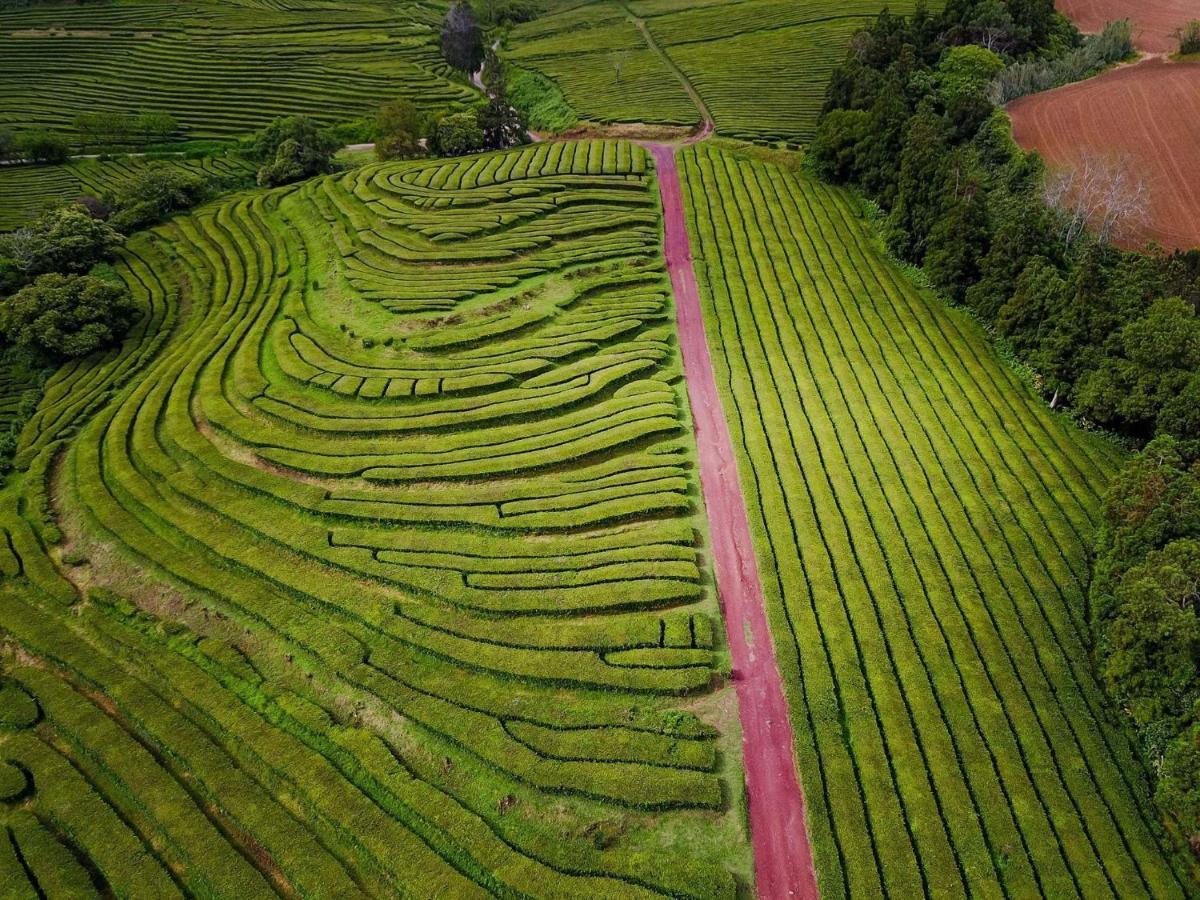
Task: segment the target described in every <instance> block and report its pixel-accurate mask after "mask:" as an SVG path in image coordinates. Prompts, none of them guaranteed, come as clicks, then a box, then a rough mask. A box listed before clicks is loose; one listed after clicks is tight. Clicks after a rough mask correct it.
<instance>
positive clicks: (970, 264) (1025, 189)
mask: <svg viewBox="0 0 1200 900" xmlns="http://www.w3.org/2000/svg"><path fill="white" fill-rule="evenodd" d="M1129 35H1130V29H1129V27H1128V24H1127V23H1119V24H1117V25H1114V26H1111V27H1110V28H1109V29H1106V31H1105V32H1104V34H1103V35H1100V36H1098V37H1095V38H1091V39H1085V38H1083V37H1082V36H1081V35H1079V33H1078V32H1077V31H1076V29H1075V28H1074V27H1073V26H1072V25H1071V24H1070V23H1069V22H1068V21H1067V20H1066V19H1065V18H1064V17H1062V16H1060V15H1059V14H1058V13H1056V12H1055V10H1054V6H1053V2H1052V0H949V2H948V3H947V4H946V8H945V10H944V12H942V13H938V14H933V13H930V12H929V11H928V10H927V9H926V8H924V6H919V7H918V9H917V10H916V12H915V13H914V14H913V15H912V16H911V17H908V18H902V17H899V16H894V15H890V14H888V13H886V12H885V13H884V14H882V15H881V16H880V17H879V18H878V20H877V21H876V22H875V23H874V24H873V25H872V26H871V27H869V28H866V29H864V30H863V31H861V32H859V33H858V34H857V35H855V36H854V38H853V40H852V42H851V48H850V51H849V53H848V55H847V57H846V60H845V61H844V63H843V64H842V65H841V66H840V67H839V68H838V70H837V71H836V73H835V75H834V77H833V80H832V82H831V85H830V87H829V92H828V96H827V99H826V104H825V107H824V111H823V114H822V117H821V120H820V123H819V126H818V130H817V134H816V137H815V139H814V140H813V142H812V144H811V146H810V148H809V155H808V158H807V162H808V165H810V166H811V167H812V168H813V169H814V170H815V171H816V172H817V173H818V174H819V175H820V176H822V177H824V178H826V179H827V180H830V181H833V182H836V183H841V184H848V185H851V186H853V187H855V188H857V189H858V190H860V191H861V192H862V194H864V195H865V197H866V198H867V199H868V200H869V201H870V202H871V203H873V204H874V205H875V206H876V207H877V208H878V211H879V214H880V216H881V219H882V227H883V232H884V237H885V239H886V241H887V244H888V246H889V248H890V250H891V252H892V253H893V254H894V255H895V256H896V257H898V258H899V259H900V260H902V261H903V262H905V263H908V264H911V265H913V266H916V267H919V268H920V269H921V270H922V272H923V274H924V277H926V278H927V279H928V281H929V282H930V283H932V285H933V286H934V287H935V288H937V289H938V290H939V291H941V292H942V293H943V294H944V295H945V296H947V297H948V298H949V299H950V300H951V301H953V302H955V303H958V304H961V305H963V306H965V307H967V308H968V309H969V310H971V311H972V312H973V313H974V314H975V315H976V316H977V317H978V319H979V320H980V321H981V322H982V323H983V324H984V325H985V326H986V327H988V328H989V329H992V330H993V332H994V333H995V334H996V335H997V336H998V337H999V338H1001V339H1003V340H1004V341H1005V342H1007V344H1008V346H1009V347H1011V349H1012V351H1013V352H1014V353H1015V355H1016V356H1017V357H1018V358H1019V359H1020V360H1021V361H1023V362H1024V363H1025V364H1026V365H1027V366H1028V367H1029V369H1030V370H1031V371H1032V372H1033V380H1034V384H1035V387H1036V389H1037V390H1038V391H1039V392H1040V393H1041V394H1042V395H1043V397H1044V398H1045V399H1046V400H1047V401H1049V402H1050V404H1051V405H1052V406H1055V407H1069V408H1070V410H1071V411H1072V412H1073V413H1074V414H1075V415H1076V416H1077V417H1078V418H1079V419H1081V420H1083V421H1084V422H1085V423H1095V424H1097V425H1099V426H1102V427H1104V428H1106V429H1109V430H1111V431H1112V432H1115V433H1117V434H1119V435H1122V436H1124V438H1125V439H1126V440H1128V441H1130V442H1132V443H1134V444H1135V445H1142V446H1144V449H1143V450H1142V452H1141V453H1139V454H1138V455H1136V456H1135V457H1134V458H1133V460H1132V461H1131V462H1130V463H1129V465H1128V467H1127V468H1126V469H1125V470H1124V471H1123V472H1122V473H1121V475H1120V476H1119V477H1118V478H1117V480H1116V481H1115V483H1114V484H1113V486H1112V489H1111V491H1110V493H1109V495H1108V498H1107V501H1106V506H1105V515H1104V522H1105V525H1104V526H1103V527H1102V528H1101V530H1100V532H1099V534H1098V535H1097V558H1096V577H1095V578H1094V580H1093V583H1092V584H1091V587H1090V592H1089V597H1090V609H1091V618H1092V625H1093V633H1094V637H1095V657H1096V664H1097V666H1098V667H1099V670H1100V672H1101V674H1102V676H1103V680H1104V682H1105V685H1106V686H1107V688H1108V689H1109V691H1110V694H1111V695H1112V696H1113V697H1114V698H1115V700H1116V701H1117V703H1118V704H1119V705H1120V707H1121V709H1122V710H1123V711H1124V712H1125V713H1126V714H1127V715H1128V716H1129V717H1130V718H1131V719H1132V721H1133V722H1134V724H1135V725H1136V727H1137V730H1138V734H1139V736H1140V739H1141V747H1142V750H1143V753H1144V755H1145V758H1146V760H1147V762H1148V764H1149V765H1150V767H1151V769H1152V771H1153V772H1154V773H1155V775H1156V785H1157V788H1156V790H1157V797H1158V800H1159V804H1160V808H1161V809H1162V811H1163V813H1164V817H1165V821H1166V822H1167V823H1168V825H1169V826H1170V827H1171V830H1172V831H1173V832H1174V833H1175V834H1177V835H1179V836H1181V837H1182V838H1184V839H1186V840H1187V841H1189V842H1191V843H1192V845H1193V847H1197V846H1200V618H1198V617H1197V611H1198V610H1200V545H1197V543H1196V542H1197V540H1200V317H1198V316H1197V309H1198V307H1200V251H1191V252H1186V253H1170V254H1169V253H1165V252H1162V251H1160V250H1155V249H1153V248H1151V249H1150V250H1149V251H1148V252H1145V253H1133V252H1124V251H1121V250H1118V249H1116V248H1114V247H1113V246H1112V241H1114V240H1115V239H1117V238H1119V237H1121V236H1122V235H1123V234H1125V233H1127V232H1128V230H1129V229H1132V228H1135V227H1136V226H1137V225H1138V224H1139V221H1140V218H1141V216H1142V215H1143V213H1144V205H1145V199H1146V197H1145V186H1144V185H1143V184H1142V183H1141V182H1140V180H1139V176H1138V173H1137V172H1135V171H1132V170H1131V169H1130V168H1129V167H1128V166H1125V165H1122V164H1121V163H1120V161H1113V160H1109V159H1100V158H1093V159H1085V160H1084V162H1083V163H1082V164H1081V165H1079V166H1076V167H1073V168H1070V169H1065V170H1061V171H1057V172H1052V171H1048V170H1047V167H1046V165H1045V164H1044V162H1043V161H1042V160H1041V158H1040V157H1039V156H1038V155H1037V154H1035V153H1026V152H1024V151H1022V150H1021V149H1020V148H1019V147H1018V146H1017V145H1016V144H1015V142H1014V141H1013V139H1012V133H1011V127H1010V125H1009V121H1008V118H1007V116H1006V115H1005V114H1004V112H1003V110H1002V109H1001V108H1000V107H999V106H998V101H999V100H1002V99H1006V98H1008V97H1010V96H1013V95H1014V92H1015V93H1021V92H1023V91H1024V90H1025V89H1027V88H1028V89H1036V88H1039V87H1041V86H1043V85H1052V84H1057V83H1060V82H1061V81H1062V80H1063V79H1064V78H1068V77H1082V76H1084V75H1086V74H1091V73H1092V72H1094V71H1096V70H1098V69H1100V68H1103V67H1104V66H1105V65H1107V64H1109V63H1111V62H1113V61H1115V60H1117V59H1120V58H1122V57H1124V56H1126V55H1127V54H1128V53H1129V52H1130V50H1131V46H1130V43H1129Z"/></svg>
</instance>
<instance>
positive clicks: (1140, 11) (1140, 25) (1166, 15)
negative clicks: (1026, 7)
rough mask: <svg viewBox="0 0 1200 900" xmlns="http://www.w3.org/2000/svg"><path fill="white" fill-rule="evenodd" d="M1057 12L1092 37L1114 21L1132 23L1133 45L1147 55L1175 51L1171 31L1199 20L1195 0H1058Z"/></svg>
mask: <svg viewBox="0 0 1200 900" xmlns="http://www.w3.org/2000/svg"><path fill="white" fill-rule="evenodd" d="M1057 5H1058V11H1059V12H1061V13H1062V14H1063V15H1065V16H1067V17H1068V18H1070V19H1071V21H1073V22H1074V23H1075V24H1076V25H1077V26H1078V27H1079V30H1080V31H1085V32H1088V33H1089V34H1095V33H1096V32H1099V31H1101V30H1102V29H1103V28H1104V26H1105V25H1106V24H1107V23H1109V22H1112V21H1115V20H1117V19H1130V20H1132V21H1133V26H1134V27H1133V43H1134V46H1135V47H1137V49H1139V50H1144V51H1145V52H1147V53H1174V52H1175V51H1176V50H1178V49H1179V40H1178V38H1176V36H1175V31H1176V30H1177V29H1178V28H1179V27H1180V26H1181V25H1183V24H1184V23H1185V22H1188V21H1189V20H1191V19H1200V4H1197V2H1196V0H1058V4H1057Z"/></svg>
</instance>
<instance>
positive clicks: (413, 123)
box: [375, 99, 425, 160]
mask: <svg viewBox="0 0 1200 900" xmlns="http://www.w3.org/2000/svg"><path fill="white" fill-rule="evenodd" d="M424 129H425V120H424V117H423V116H422V115H421V112H420V110H418V109H417V107H416V106H415V105H413V103H412V101H411V100H405V99H399V100H392V101H390V102H388V103H385V104H383V106H381V107H379V114H378V115H377V116H376V117H375V155H376V156H377V157H379V159H381V160H386V159H415V158H416V157H418V156H423V155H424V153H425V150H424V148H423V147H422V146H421V134H422V132H423V131H424Z"/></svg>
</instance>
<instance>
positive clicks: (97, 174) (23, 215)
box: [0, 156, 254, 231]
mask: <svg viewBox="0 0 1200 900" xmlns="http://www.w3.org/2000/svg"><path fill="white" fill-rule="evenodd" d="M162 162H165V163H166V164H167V165H169V166H171V167H173V168H181V169H186V170H188V171H191V172H197V173H200V174H202V175H205V176H209V177H213V178H218V179H238V178H246V177H250V176H252V175H253V174H254V167H253V165H251V163H250V162H248V161H247V160H244V159H241V158H240V157H236V156H210V157H205V158H202V159H182V158H174V157H171V158H167V159H164V160H162ZM146 165H147V161H146V160H145V159H144V158H142V157H136V156H135V157H129V158H124V159H112V160H99V159H77V160H72V161H71V162H67V163H63V164H62V165H56V166H2V167H0V231H7V230H11V229H13V228H17V227H18V226H20V225H22V224H24V223H26V222H28V221H29V220H30V219H33V218H36V217H37V216H38V214H39V213H41V212H43V211H44V210H46V209H48V208H53V207H55V206H59V205H61V204H63V203H70V202H71V201H73V200H75V199H77V198H79V197H82V196H84V195H87V196H90V197H104V196H106V195H110V194H114V193H115V192H117V191H119V190H120V189H121V188H122V187H123V186H124V185H125V184H127V183H128V182H129V181H130V180H132V179H133V178H135V177H136V176H137V174H138V173H139V172H140V171H141V170H142V169H143V168H145V166H146Z"/></svg>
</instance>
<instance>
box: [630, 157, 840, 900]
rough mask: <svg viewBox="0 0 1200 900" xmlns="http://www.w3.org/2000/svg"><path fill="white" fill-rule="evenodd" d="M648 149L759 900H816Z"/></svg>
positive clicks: (683, 263)
mask: <svg viewBox="0 0 1200 900" xmlns="http://www.w3.org/2000/svg"><path fill="white" fill-rule="evenodd" d="M650 151H651V152H652V153H653V154H654V159H655V163H656V165H657V169H658V186H659V191H660V193H661V195H662V205H663V220H664V224H665V228H666V239H665V242H664V248H663V250H664V253H665V255H666V259H667V269H668V271H669V272H670V275H671V287H672V288H673V289H674V293H675V310H676V317H677V319H678V324H679V343H680V347H681V350H682V353H683V369H684V375H685V377H686V381H687V387H688V397H689V398H690V400H691V406H692V416H693V417H694V420H695V430H696V446H697V448H698V450H699V454H700V484H701V487H702V489H703V492H704V504H705V507H706V508H707V512H708V521H709V531H710V535H711V539H712V556H713V561H714V566H715V568H716V576H717V589H718V591H719V593H720V598H721V607H722V610H723V612H724V616H725V630H726V633H727V634H728V637H729V649H730V652H731V654H732V656H733V668H734V683H735V685H736V688H737V697H738V707H739V715H740V717H741V722H742V754H743V756H744V759H745V771H746V794H747V798H748V799H747V803H748V804H749V807H750V838H751V843H752V844H753V847H754V872H755V880H756V882H757V886H758V892H757V893H758V896H759V897H760V898H763V900H782V898H800V900H817V879H816V872H815V869H814V867H813V858H812V847H811V846H810V845H809V840H808V828H807V825H806V822H807V820H806V818H805V810H804V792H803V791H802V790H801V788H800V781H799V778H798V777H797V775H796V765H795V756H794V754H793V752H792V726H791V720H790V719H789V718H788V707H787V700H786V699H785V698H784V694H783V682H782V681H781V679H780V676H779V667H778V665H777V664H776V661H775V647H774V644H773V643H772V642H771V632H770V629H769V628H768V627H767V614H766V607H765V604H764V601H763V592H762V583H761V581H760V580H759V577H758V564H757V562H756V560H755V556H754V547H753V545H752V543H751V540H750V524H749V521H748V519H747V518H746V503H745V500H744V499H743V497H742V489H741V484H740V482H739V481H738V471H737V460H736V458H735V457H734V454H733V443H732V441H731V440H730V437H729V427H728V425H727V424H726V422H725V415H724V413H723V411H722V408H721V398H720V396H719V395H718V393H717V384H716V380H715V378H714V376H713V368H712V360H711V358H710V356H709V352H708V343H707V341H706V339H705V335H704V320H703V318H702V316H701V312H700V294H699V291H698V290H697V287H696V275H695V272H694V271H693V269H692V254H691V248H690V245H689V243H688V234H687V224H686V220H685V218H684V212H683V197H682V194H681V190H680V185H679V173H678V171H677V170H676V167H675V147H673V146H669V145H665V144H652V145H650Z"/></svg>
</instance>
